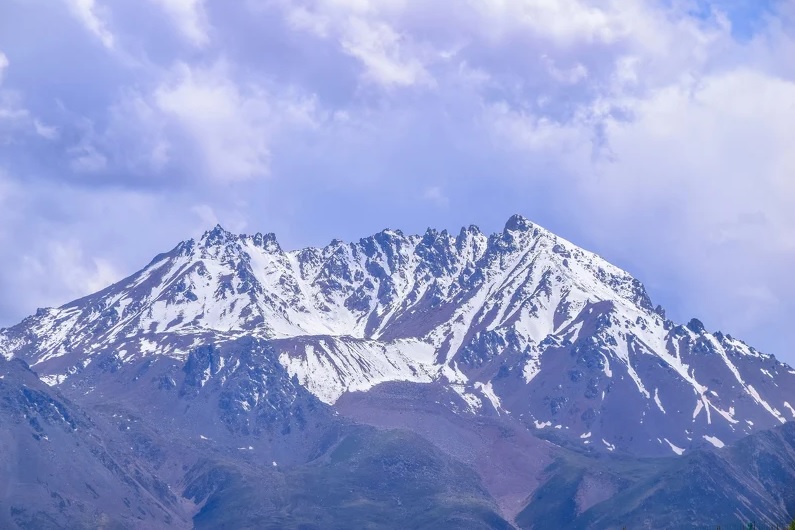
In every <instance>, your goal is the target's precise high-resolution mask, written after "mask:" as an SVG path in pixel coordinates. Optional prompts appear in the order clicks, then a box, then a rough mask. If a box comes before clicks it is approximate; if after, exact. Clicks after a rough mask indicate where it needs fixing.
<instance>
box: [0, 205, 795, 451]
mask: <svg viewBox="0 0 795 530" xmlns="http://www.w3.org/2000/svg"><path fill="white" fill-rule="evenodd" d="M664 315H665V313H664V311H663V310H662V308H659V307H658V308H655V307H654V306H653V305H652V303H651V300H650V299H649V296H648V295H647V293H646V291H645V289H644V287H643V285H642V284H641V282H640V281H638V280H637V279H635V278H633V277H632V276H631V275H630V274H628V273H627V272H625V271H623V270H621V269H619V268H617V267H615V266H613V265H611V264H609V263H608V262H606V261H605V260H603V259H602V258H600V257H599V256H597V255H595V254H593V253H591V252H588V251H585V250H583V249H581V248H579V247H577V246H575V245H573V244H572V243H570V242H568V241H566V240H564V239H562V238H560V237H557V236H556V235H554V234H552V233H550V232H549V231H547V230H545V229H543V228H541V227H539V226H537V225H535V224H534V223H532V222H530V221H528V220H527V219H525V218H524V217H521V216H518V215H517V216H513V217H511V218H510V219H509V220H508V222H507V223H506V224H505V228H504V229H503V231H501V232H498V233H495V234H491V235H486V234H483V233H482V232H481V231H480V230H479V229H478V228H477V227H475V226H470V227H468V228H462V229H461V231H460V232H459V233H458V234H457V235H451V234H449V233H448V232H447V231H441V232H440V231H437V230H433V229H429V230H427V231H426V232H425V233H424V234H422V235H405V234H403V232H401V231H399V230H383V231H382V232H379V233H377V234H375V235H372V236H369V237H366V238H363V239H360V240H359V241H358V242H352V243H345V242H342V241H337V240H335V241H333V242H332V243H330V244H329V245H328V246H326V247H323V248H306V249H302V250H295V251H285V250H284V249H283V248H282V247H281V245H279V243H278V241H277V239H276V236H275V235H274V234H264V235H263V234H255V235H237V234H232V233H230V232H228V231H226V230H224V229H223V228H222V227H221V226H216V227H215V228H214V229H212V230H210V231H208V232H206V233H205V234H204V235H203V236H202V237H201V238H200V239H199V240H198V241H195V240H192V239H191V240H188V241H184V242H182V243H180V244H179V245H177V246H176V247H175V248H174V249H172V250H171V251H170V252H167V253H164V254H161V255H159V256H157V257H156V258H155V259H154V260H153V261H152V262H151V263H150V264H149V265H147V266H146V267H145V268H144V269H142V270H141V271H139V272H137V273H135V274H133V275H132V276H130V277H129V278H126V279H124V280H122V281H120V282H118V283H116V284H114V285H111V286H110V287H108V288H106V289H104V290H102V291H100V292H98V293H96V294H93V295H90V296H87V297H85V298H82V299H80V300H76V301H74V302H71V303H69V304H66V305H64V306H62V307H60V308H56V309H46V310H40V311H39V312H38V313H37V314H36V315H34V316H31V317H29V318H27V319H25V320H24V321H23V322H21V323H20V324H18V325H16V326H13V327H11V328H8V329H4V330H0V352H2V353H3V354H4V355H5V356H6V357H8V358H11V357H19V358H22V359H24V360H25V361H27V362H28V363H29V364H30V365H31V366H32V367H33V369H34V370H35V371H36V372H37V373H39V374H40V376H41V377H42V379H43V380H44V381H45V382H47V383H48V384H51V385H56V386H60V387H64V386H70V385H71V386H74V385H78V384H80V382H81V378H83V377H84V374H86V373H87V372H89V371H90V367H91V365H92V363H94V362H95V361H96V360H97V359H100V358H103V359H105V358H106V357H107V356H108V355H111V356H113V358H114V359H116V361H115V362H116V363H118V365H120V366H123V365H125V364H130V363H136V362H139V361H141V360H142V359H149V358H169V359H174V360H183V361H184V360H185V359H187V358H188V356H189V355H190V353H191V352H192V351H194V350H195V349H196V348H197V347H199V346H201V345H204V344H207V343H209V342H212V343H214V344H218V345H223V344H225V343H231V342H232V341H236V340H239V339H240V338H241V337H252V338H255V339H256V340H260V341H266V342H267V343H268V344H269V348H272V351H273V354H272V355H273V359H271V361H273V362H277V363H278V364H279V365H281V367H282V368H283V369H284V370H286V373H287V374H289V377H290V378H292V379H294V380H295V381H297V382H298V384H300V385H301V386H303V387H304V388H305V389H307V390H308V391H309V392H310V393H311V394H313V395H314V396H315V397H316V398H317V399H319V400H320V401H322V402H324V403H325V404H327V405H334V404H335V403H336V402H337V401H338V400H339V398H340V397H341V396H343V395H346V394H351V393H354V392H367V391H369V390H371V389H372V388H374V387H376V386H377V385H380V384H383V383H387V382H395V381H403V382H412V383H416V384H433V385H436V386H440V387H443V388H445V389H447V390H448V391H450V392H452V394H451V395H453V396H454V399H453V400H452V401H451V405H450V406H451V407H453V408H454V409H455V411H456V412H457V413H458V414H461V415H482V416H495V417H496V416H500V417H504V418H510V419H511V421H515V422H518V423H520V424H521V425H523V426H524V427H525V428H527V429H529V430H530V431H531V432H533V433H535V434H539V435H541V436H542V437H546V438H549V439H551V440H554V441H555V442H556V443H559V444H564V445H570V446H573V447H577V448H579V449H582V450H586V451H606V452H613V451H619V452H627V453H630V454H636V455H665V454H669V455H670V454H682V453H684V452H685V451H687V450H690V449H692V448H696V447H698V446H701V445H709V446H717V447H721V446H723V445H724V444H726V443H729V442H732V441H734V440H737V439H739V438H740V437H742V436H745V435H747V434H750V433H753V432H756V431H758V430H760V429H765V428H769V427H773V426H775V425H779V424H780V423H784V422H785V421H786V420H787V419H795V409H793V406H795V371H793V370H792V369H791V368H790V367H788V366H786V365H784V364H782V363H780V362H778V361H777V360H776V359H775V358H774V357H772V356H770V355H765V354H762V353H760V352H758V351H756V350H755V349H754V348H752V347H750V346H748V345H746V344H745V343H743V342H741V341H739V340H737V339H734V338H732V337H731V336H729V335H723V334H721V333H709V332H707V331H706V330H705V329H704V326H703V325H702V324H701V323H700V322H698V321H697V320H693V321H691V322H690V323H689V324H687V325H678V324H676V323H674V322H672V321H670V320H667V319H666V318H665V316H664ZM219 373H220V372H219ZM214 376H215V372H214V371H213V370H210V371H209V372H208V374H207V378H212V377H214ZM219 377H220V376H219ZM89 392H90V390H89Z"/></svg>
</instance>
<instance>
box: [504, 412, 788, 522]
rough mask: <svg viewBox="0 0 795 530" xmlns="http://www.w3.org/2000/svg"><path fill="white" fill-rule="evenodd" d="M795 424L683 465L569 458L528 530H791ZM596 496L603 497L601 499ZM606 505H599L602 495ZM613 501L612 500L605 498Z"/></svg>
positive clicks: (534, 501)
mask: <svg viewBox="0 0 795 530" xmlns="http://www.w3.org/2000/svg"><path fill="white" fill-rule="evenodd" d="M793 484H795V422H788V423H787V424H785V425H782V426H779V427H776V428H774V429H770V430H768V431H763V432H760V433H756V434H753V435H750V436H748V437H746V438H744V439H742V440H740V441H739V442H736V443H735V444H733V445H731V446H727V447H726V448H724V449H720V450H718V449H714V448H703V449H699V450H696V451H693V452H691V453H689V454H687V455H685V456H683V457H681V458H675V459H671V458H665V459H646V460H637V459H626V458H617V457H608V458H605V459H602V460H601V461H594V460H593V459H583V458H581V457H580V456H577V455H572V454H568V455H561V456H560V458H558V459H556V461H555V462H554V463H553V464H551V465H550V466H549V468H548V480H547V481H546V482H545V483H544V484H543V485H542V486H540V487H539V488H538V489H537V490H536V491H535V492H534V494H533V496H532V497H531V499H530V500H529V503H528V505H527V507H526V508H525V509H524V510H523V511H522V512H521V513H520V514H518V516H517V517H516V522H517V525H518V526H519V527H520V528H541V527H548V526H553V527H557V528H572V529H586V528H622V527H626V528H649V529H653V528H716V527H720V528H737V527H738V523H739V524H741V525H742V527H747V523H749V522H753V523H755V524H754V528H784V527H785V526H786V525H787V523H788V522H790V521H791V520H793V514H795V488H793V487H792V485H793ZM594 490H596V491H594ZM595 493H596V494H597V495H599V494H600V493H601V495H602V498H601V499H597V502H593V501H594V494H595ZM605 493H606V494H605Z"/></svg>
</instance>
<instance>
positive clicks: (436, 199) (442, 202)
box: [422, 186, 450, 208]
mask: <svg viewBox="0 0 795 530" xmlns="http://www.w3.org/2000/svg"><path fill="white" fill-rule="evenodd" d="M422 198H423V199H424V200H426V201H428V202H432V203H434V204H435V205H436V206H439V207H442V208H446V207H447V206H449V205H450V199H449V198H448V197H447V195H446V194H445V192H444V190H443V189H442V187H441V186H430V187H428V188H425V191H424V192H423V193H422Z"/></svg>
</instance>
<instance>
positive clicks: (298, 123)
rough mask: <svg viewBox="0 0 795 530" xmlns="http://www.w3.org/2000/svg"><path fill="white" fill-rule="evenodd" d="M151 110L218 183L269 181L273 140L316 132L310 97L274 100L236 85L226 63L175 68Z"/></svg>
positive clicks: (288, 95)
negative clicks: (189, 142)
mask: <svg viewBox="0 0 795 530" xmlns="http://www.w3.org/2000/svg"><path fill="white" fill-rule="evenodd" d="M151 104H152V105H153V106H154V108H156V109H157V110H158V111H159V112H160V113H162V115H163V116H164V117H165V118H166V119H169V120H171V121H172V122H173V123H175V124H176V125H177V126H179V127H180V128H181V129H182V131H183V133H184V134H185V135H188V136H189V137H191V138H192V139H193V141H194V143H195V146H196V151H197V153H198V155H199V156H200V157H202V158H203V159H204V163H205V164H204V165H205V167H206V171H207V173H208V174H209V176H210V177H211V178H212V179H215V180H218V181H240V180H247V179H250V178H254V177H261V176H265V175H267V174H268V172H269V160H270V142H271V140H272V139H273V136H274V134H276V133H277V132H285V131H286V130H287V129H289V128H290V127H310V128H311V127H314V126H315V120H316V119H317V117H316V112H317V109H316V104H315V101H314V99H313V98H312V97H311V96H305V95H303V94H301V93H293V92H291V91H287V92H282V93H279V94H278V95H275V94H273V93H271V92H269V91H268V90H267V89H265V88H264V87H263V86H262V85H261V84H258V83H238V82H236V81H235V80H234V79H233V78H232V77H231V74H230V71H229V67H228V65H227V64H226V63H224V62H218V63H216V64H214V65H213V66H212V67H209V68H202V67H191V66H188V65H187V64H180V65H178V66H177V67H176V68H175V69H174V71H173V72H172V73H171V75H170V79H169V80H168V81H166V82H164V83H163V84H161V85H160V86H159V87H158V88H157V89H156V90H155V91H154V92H153V94H152V96H151Z"/></svg>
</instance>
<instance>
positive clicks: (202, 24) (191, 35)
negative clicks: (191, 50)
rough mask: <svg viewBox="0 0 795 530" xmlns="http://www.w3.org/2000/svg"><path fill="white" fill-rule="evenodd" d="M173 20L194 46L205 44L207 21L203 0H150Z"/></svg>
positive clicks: (207, 38)
mask: <svg viewBox="0 0 795 530" xmlns="http://www.w3.org/2000/svg"><path fill="white" fill-rule="evenodd" d="M151 1H152V2H154V3H155V4H157V5H159V6H160V7H161V8H162V9H163V10H164V11H165V12H166V13H168V15H170V16H171V18H172V19H173V20H174V23H175V24H176V26H177V28H179V30H180V32H181V33H182V35H183V36H184V37H185V38H186V39H188V41H190V42H191V44H193V45H194V46H199V47H200V46H204V45H206V44H207V43H208V42H209V40H210V38H209V35H208V32H209V23H208V21H207V14H206V12H205V10H204V2H203V0H151Z"/></svg>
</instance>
